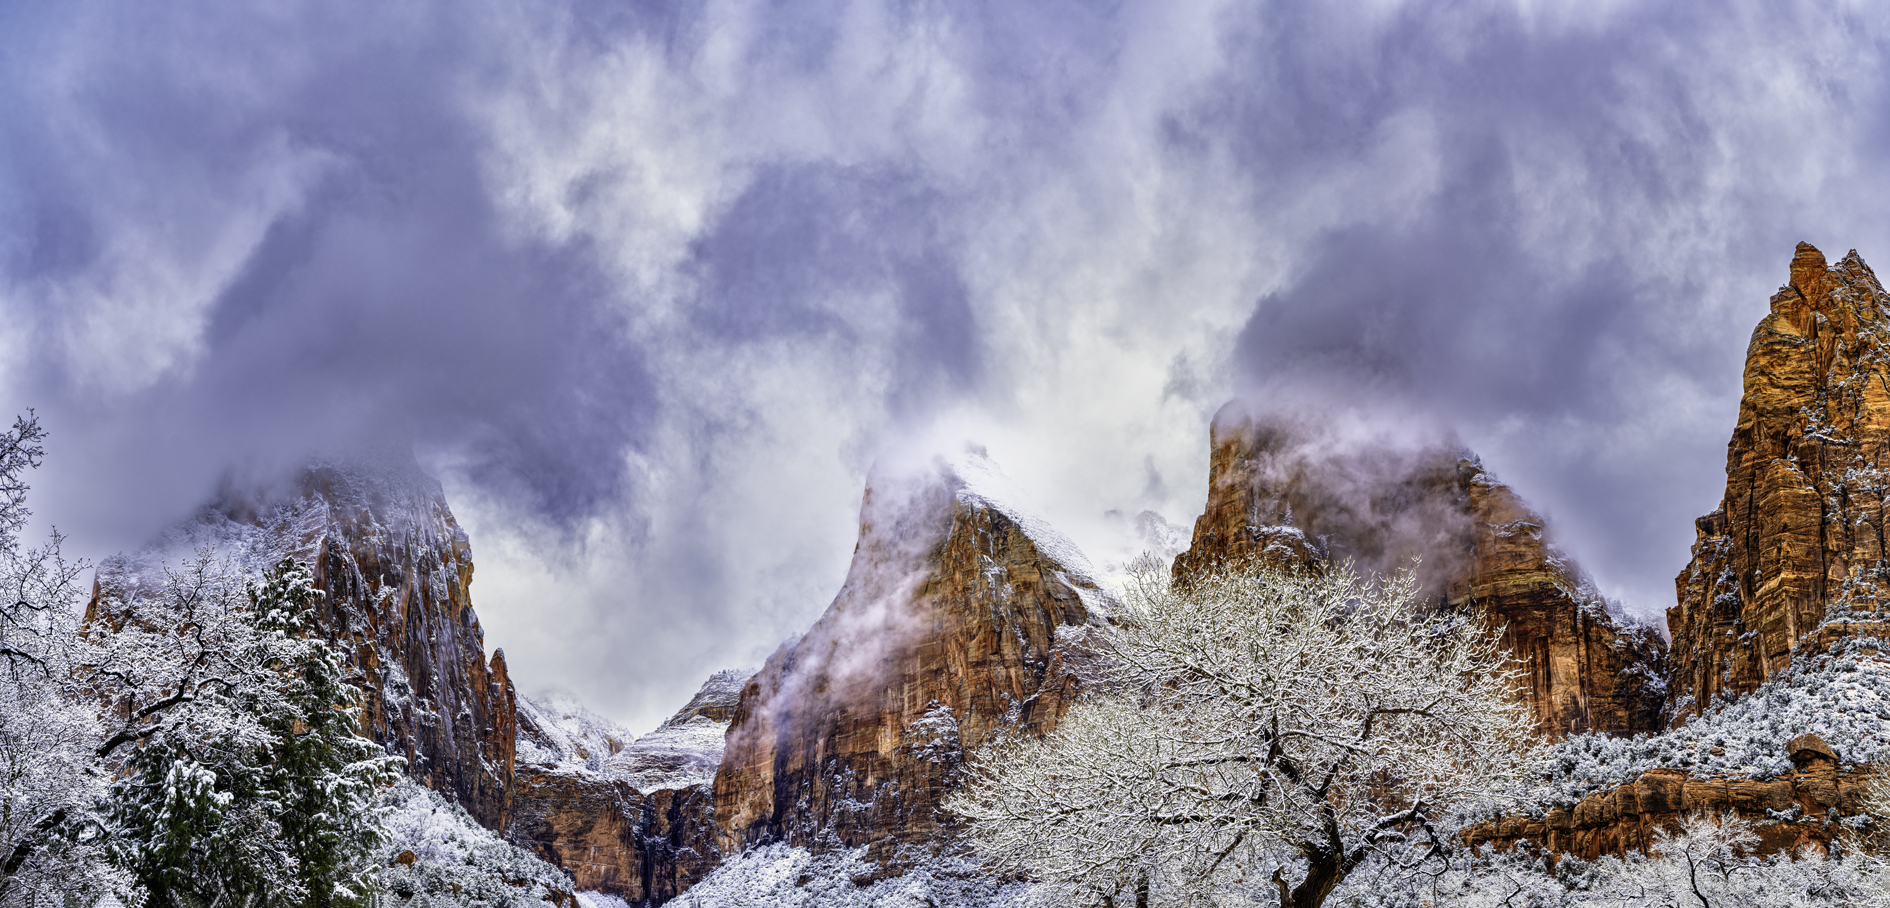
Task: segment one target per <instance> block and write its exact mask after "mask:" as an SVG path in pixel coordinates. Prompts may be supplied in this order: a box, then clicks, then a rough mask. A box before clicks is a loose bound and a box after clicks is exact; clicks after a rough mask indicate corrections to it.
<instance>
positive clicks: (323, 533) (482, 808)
mask: <svg viewBox="0 0 1890 908" xmlns="http://www.w3.org/2000/svg"><path fill="white" fill-rule="evenodd" d="M206 545H207V546H210V547H213V548H214V549H215V550H216V552H217V553H218V554H219V555H220V556H222V557H226V558H230V559H234V560H235V561H236V562H237V563H238V564H239V565H241V566H243V567H244V568H245V569H248V570H257V569H261V568H264V567H267V566H268V565H270V564H272V563H273V562H275V561H276V560H278V559H280V558H282V557H283V556H285V555H288V556H293V557H295V558H297V559H300V560H302V561H304V562H307V563H309V564H310V565H312V566H313V567H314V570H315V577H316V581H317V584H318V585H319V586H320V587H321V589H322V590H323V591H324V592H325V593H326V594H327V596H326V598H325V599H324V601H323V606H322V612H321V615H320V620H321V624H322V627H323V630H324V631H325V632H326V633H327V634H328V636H329V637H330V639H332V640H334V641H336V642H338V643H340V644H341V645H342V646H343V647H344V648H345V649H346V650H347V651H348V653H349V658H350V662H351V664H352V665H353V667H354V668H355V669H356V670H358V671H359V672H360V673H361V682H360V683H361V687H362V692H363V694H364V697H363V699H364V704H363V705H364V707H365V708H364V709H363V711H362V724H363V726H364V727H363V729H362V732H363V733H364V734H365V735H367V736H368V737H371V738H373V739H374V740H375V741H376V742H377V743H380V744H382V745H383V746H385V747H386V748H387V749H388V750H389V751H390V752H391V753H395V754H398V755H400V756H403V757H405V758H406V759H407V771H408V773H409V774H410V775H412V776H413V777H414V778H416V779H418V780H419V781H421V782H423V783H425V784H426V785H427V786H429V787H431V788H433V789H435V790H437V791H439V792H441V793H443V794H446V795H447V796H449V797H451V798H453V799H454V800H456V801H458V802H459V803H460V804H461V805H463V806H464V807H465V808H466V811H467V812H468V813H470V814H471V815H472V816H473V818H474V819H476V820H478V821H479V822H480V823H481V824H484V825H485V826H487V827H490V828H494V829H502V828H504V825H505V821H506V817H507V813H508V810H509V800H510V787H511V783H512V766H513V747H514V742H513V739H514V736H515V734H516V726H517V701H516V695H515V693H514V691H513V688H512V681H511V679H510V678H509V677H508V676H507V673H506V668H505V655H504V654H503V653H494V654H493V656H492V659H491V661H490V662H488V661H487V660H486V657H485V640H484V634H483V633H482V631H481V630H480V627H479V618H478V616H477V615H475V614H474V613H473V608H472V597H471V592H470V587H471V584H472V573H473V563H472V549H471V546H470V545H469V543H468V541H467V538H466V533H465V531H464V530H461V529H460V527H459V523H458V522H457V521H456V520H454V519H453V513H452V511H451V510H449V509H448V508H447V506H446V498H445V496H444V495H443V494H442V493H441V491H440V484H439V483H438V482H437V481H435V480H434V479H433V478H432V477H430V476H427V475H426V474H425V473H424V472H422V471H421V470H420V468H419V466H418V465H417V464H415V463H414V462H413V460H412V458H411V457H408V456H383V457H380V458H375V459H369V460H359V461H348V462H345V463H343V462H323V463H317V464H315V465H312V466H310V467H308V468H307V469H305V470H303V471H301V472H300V473H299V474H298V475H297V476H295V477H294V479H293V480H292V481H290V482H289V483H288V484H286V485H284V486H280V487H276V488H270V489H260V490H256V489H252V490H247V491H235V490H230V489H226V490H225V492H224V493H223V495H222V496H221V497H220V500H219V501H218V503H217V504H215V505H213V506H211V507H208V508H205V509H203V510H202V511H201V512H199V514H198V515H197V516H196V517H195V518H194V519H193V520H191V521H189V522H187V523H185V524H183V525H181V526H179V527H177V528H176V529H174V530H172V531H171V532H169V533H167V534H166V535H165V537H164V538H163V539H162V540H160V541H159V542H158V543H156V544H154V545H153V546H152V547H151V548H150V549H149V550H147V552H146V553H145V554H144V555H141V556H139V558H136V559H131V560H129V561H123V560H121V561H118V562H116V563H115V564H112V565H101V567H100V574H101V577H102V578H103V577H104V575H106V574H107V573H108V572H109V571H110V570H119V569H134V570H136V569H141V568H135V567H131V566H130V565H131V564H132V562H136V561H150V560H151V559H153V558H155V559H159V560H161V559H164V558H171V557H177V556H181V555H183V554H186V553H188V552H190V551H191V550H192V549H194V548H198V547H201V546H206Z"/></svg>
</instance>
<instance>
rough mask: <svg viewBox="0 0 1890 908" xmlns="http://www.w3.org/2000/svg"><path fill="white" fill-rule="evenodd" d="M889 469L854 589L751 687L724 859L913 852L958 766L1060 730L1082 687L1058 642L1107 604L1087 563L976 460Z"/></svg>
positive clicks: (722, 805)
mask: <svg viewBox="0 0 1890 908" xmlns="http://www.w3.org/2000/svg"><path fill="white" fill-rule="evenodd" d="M921 472H922V473H925V475H921V476H918V477H910V476H909V477H904V478H894V477H892V476H891V475H890V474H889V473H887V472H881V473H877V474H876V475H875V477H874V480H873V481H872V482H871V483H870V484H869V488H868V490H867V494H866V502H865V504H864V506H863V507H862V509H861V521H860V523H861V526H860V541H859V545H858V547H857V548H856V549H855V552H854V558H853V565H852V567H851V568H850V570H849V572H848V576H847V581H846V585H845V587H844V588H843V589H842V590H841V592H840V594H839V596H838V597H837V598H836V599H835V600H834V603H833V605H832V606H831V607H829V608H828V610H827V612H826V614H825V615H824V616H823V617H822V618H821V619H820V621H819V622H817V623H816V624H815V625H814V627H813V628H812V629H811V630H809V631H808V632H807V633H806V634H805V635H804V636H802V637H801V638H800V639H799V640H797V641H794V642H793V643H790V644H788V645H786V646H784V647H782V648H781V649H780V650H779V651H778V652H776V653H775V655H774V656H773V657H772V658H770V659H769V660H768V663H767V665H766V666H765V667H764V668H763V669H762V670H761V672H760V673H759V674H757V675H756V676H755V677H754V678H753V679H752V680H750V681H749V682H748V684H747V686H746V687H745V688H744V689H743V690H742V694H741V702H740V705H739V707H738V708H737V709H736V711H735V715H734V719H733V724H732V725H731V726H730V728H729V731H728V737H727V745H728V746H727V751H726V754H725V755H724V758H723V761H722V764H721V767H720V770H719V771H718V773H717V775H716V778H715V815H716V824H717V827H718V838H719V844H720V848H721V850H722V851H723V852H724V853H734V852H735V851H737V850H739V849H741V848H743V847H745V846H748V845H752V844H757V843H763V842H775V841H784V842H788V843H791V844H795V845H805V846H814V847H823V848H824V847H832V846H833V845H835V844H838V845H841V846H847V847H854V846H860V845H869V846H872V849H871V851H870V855H871V856H872V857H873V858H874V859H876V860H879V861H880V862H882V863H892V862H894V861H896V857H897V854H896V853H897V851H898V849H899V847H900V846H902V845H912V846H925V845H927V844H928V843H932V842H934V841H935V840H936V839H937V838H938V837H939V836H940V835H941V834H942V833H945V832H946V831H947V830H948V826H949V823H948V820H947V819H946V818H944V817H941V816H940V814H939V811H938V807H939V804H940V802H941V801H942V800H943V798H944V797H945V795H946V794H947V793H948V792H949V791H950V790H951V788H952V786H953V785H954V784H955V782H956V778H957V775H956V773H957V769H958V766H959V763H960V760H961V759H962V757H963V754H964V753H965V752H967V751H969V750H972V749H975V748H977V747H979V746H981V745H983V744H985V743H986V742H988V741H990V740H992V739H993V738H994V737H997V736H1000V735H1008V734H1019V733H1024V734H1028V733H1041V732H1042V731H1043V730H1045V729H1047V728H1049V727H1051V726H1052V725H1053V724H1054V723H1055V722H1056V720H1057V719H1058V718H1060V717H1061V715H1062V713H1063V710H1064V709H1065V708H1066V707H1067V705H1068V702H1069V698H1070V697H1071V696H1073V695H1074V692H1075V685H1074V684H1073V683H1072V682H1071V681H1070V679H1069V678H1068V676H1067V674H1066V673H1065V672H1064V671H1063V670H1062V668H1061V662H1060V655H1061V649H1060V646H1059V642H1058V641H1059V634H1058V630H1059V628H1065V627H1081V626H1083V625H1085V624H1086V623H1087V622H1089V621H1090V620H1091V618H1092V607H1094V608H1096V609H1098V610H1100V609H1103V608H1106V603H1107V600H1106V599H1105V598H1104V597H1103V595H1102V594H1101V593H1099V592H1098V587H1097V585H1096V583H1095V581H1093V580H1092V579H1090V578H1089V576H1088V572H1087V567H1086V565H1085V564H1084V563H1083V559H1082V556H1081V554H1080V553H1077V552H1076V551H1075V549H1074V547H1072V546H1069V545H1068V543H1067V542H1065V541H1064V540H1062V538H1061V537H1059V536H1057V535H1056V534H1055V533H1054V532H1052V531H1048V530H1047V529H1046V528H1045V527H1043V526H1042V525H1041V523H1040V522H1038V521H1036V520H1034V519H1033V518H1032V517H1030V516H1029V515H1028V513H1026V512H1023V511H1021V510H1019V509H1017V508H1015V507H1014V506H1012V505H1010V504H1007V503H1006V502H1005V501H1004V500H1003V499H1002V498H999V497H994V496H993V495H991V494H989V481H990V478H991V477H990V474H989V472H988V463H987V462H985V461H983V459H982V458H981V457H975V456H974V457H972V458H969V459H968V460H967V461H966V462H965V463H964V464H961V465H959V466H957V467H953V468H944V469H939V470H934V471H921Z"/></svg>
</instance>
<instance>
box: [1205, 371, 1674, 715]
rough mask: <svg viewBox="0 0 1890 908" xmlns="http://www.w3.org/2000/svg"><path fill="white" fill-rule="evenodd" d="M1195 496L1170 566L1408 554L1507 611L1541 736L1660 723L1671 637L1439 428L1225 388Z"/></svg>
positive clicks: (1438, 586) (1385, 562)
mask: <svg viewBox="0 0 1890 908" xmlns="http://www.w3.org/2000/svg"><path fill="white" fill-rule="evenodd" d="M1211 438H1212V444H1213V453H1212V457H1211V460H1210V466H1209V473H1208V501H1207V508H1206V512H1205V513H1204V514H1202V516H1201V517H1200V519H1198V520H1197V521H1195V528H1194V539H1193V543H1192V545H1191V546H1190V548H1189V549H1188V551H1187V552H1184V553H1183V554H1182V555H1181V556H1180V557H1178V558H1176V559H1175V565H1174V573H1175V577H1176V579H1177V580H1178V581H1185V580H1186V579H1187V578H1188V577H1191V576H1197V575H1198V574H1199V573H1200V572H1203V571H1208V570H1213V569H1214V568H1215V567H1216V566H1219V565H1228V564H1240V563H1246V562H1253V561H1257V562H1258V563H1260V564H1262V565H1266V566H1273V567H1281V566H1287V567H1308V566H1312V565H1316V564H1322V563H1328V562H1331V561H1339V560H1351V561H1352V562H1353V563H1354V564H1355V565H1356V566H1357V567H1359V568H1360V569H1362V570H1366V571H1372V572H1382V571H1387V570H1393V569H1396V568H1399V567H1401V566H1403V565H1404V564H1406V563H1408V561H1407V559H1409V558H1410V557H1412V556H1418V557H1419V558H1420V559H1421V561H1420V564H1419V567H1418V571H1419V579H1420V581H1421V582H1422V583H1423V586H1424V588H1425V589H1426V591H1427V592H1428V594H1429V595H1431V596H1433V597H1435V598H1436V599H1437V600H1438V601H1439V602H1440V604H1442V605H1446V606H1461V605H1475V606H1478V607H1480V608H1482V609H1483V610H1484V612H1485V614H1486V615H1487V616H1488V617H1489V619H1490V620H1491V621H1492V622H1494V623H1497V624H1499V625H1500V626H1502V628H1503V643H1504V645H1505V646H1506V647H1507V648H1508V649H1509V650H1510V652H1511V653H1512V654H1514V656H1515V658H1516V660H1517V662H1518V663H1519V667H1520V668H1521V669H1522V670H1523V675H1524V678H1523V683H1522V685H1521V690H1519V692H1518V693H1519V695H1520V696H1523V697H1524V698H1526V699H1527V700H1528V702H1529V705H1530V708H1531V710H1532V711H1533V712H1534V714H1535V717H1536V722H1537V726H1538V728H1540V729H1541V730H1542V731H1543V732H1544V733H1545V734H1548V735H1551V736H1556V737H1560V736H1565V735H1569V734H1575V733H1579V732H1586V731H1602V732H1612V733H1632V732H1637V731H1650V730H1653V729H1655V728H1657V727H1658V726H1659V724H1660V711H1661V707H1662V704H1663V702H1664V695H1665V691H1664V680H1665V672H1666V647H1665V645H1664V643H1663V642H1662V641H1661V639H1660V637H1659V636H1658V635H1657V634H1655V633H1654V632H1653V631H1652V629H1651V628H1645V627H1636V626H1632V625H1629V624H1627V623H1625V622H1622V621H1620V620H1618V619H1617V618H1615V617H1614V616H1612V615H1610V614H1609V612H1608V610H1607V608H1606V604H1605V603H1604V602H1603V601H1602V599H1601V597H1600V596H1599V595H1598V594H1597V593H1595V591H1594V590H1593V588H1592V587H1591V586H1590V585H1589V584H1587V583H1586V582H1585V581H1584V580H1583V578H1582V576H1581V573H1580V571H1579V569H1577V568H1576V567H1575V566H1574V564H1573V563H1572V562H1571V561H1570V560H1569V559H1567V558H1566V557H1565V556H1563V555H1561V554H1560V553H1559V552H1558V551H1557V550H1555V549H1554V547H1553V546H1551V545H1549V544H1548V543H1547V542H1546V541H1545V540H1544V535H1543V534H1544V522H1543V520H1542V517H1541V516H1540V515H1538V514H1536V513H1535V512H1534V511H1532V510H1530V508H1529V507H1528V506H1527V505H1526V504H1524V503H1523V501H1522V500H1521V499H1520V498H1519V497H1517V495H1516V494H1515V493H1514V492H1513V491H1511V490H1510V489H1509V487H1508V486H1505V485H1503V484H1502V483H1500V482H1497V481H1496V480H1495V478H1494V477H1492V476H1490V475H1489V474H1488V473H1486V472H1484V470H1483V468H1482V465H1481V464H1480V463H1478V462H1477V461H1476V460H1475V458H1473V457H1471V456H1469V455H1468V454H1467V453H1464V452H1461V451H1454V450H1450V449H1448V448H1444V447H1440V446H1437V445H1434V444H1402V443H1394V442H1390V441H1381V442H1367V443H1361V442H1357V441H1355V440H1354V441H1347V442H1344V443H1337V442H1334V441H1332V440H1330V439H1322V438H1310V437H1308V436H1307V434H1306V430H1304V429H1302V428H1296V427H1295V426H1294V425H1293V424H1291V423H1289V422H1287V421H1284V420H1279V419H1270V418H1268V417H1265V416H1257V415H1255V414H1254V413H1253V412H1252V411H1251V410H1250V409H1249V408H1248V407H1247V406H1246V405H1245V404H1241V403H1238V402H1236V403H1233V404H1229V405H1228V406H1227V407H1225V408H1223V409H1222V410H1221V412H1220V413H1219V414H1217V415H1216V417H1215V419H1214V424H1213V427H1212V430H1211Z"/></svg>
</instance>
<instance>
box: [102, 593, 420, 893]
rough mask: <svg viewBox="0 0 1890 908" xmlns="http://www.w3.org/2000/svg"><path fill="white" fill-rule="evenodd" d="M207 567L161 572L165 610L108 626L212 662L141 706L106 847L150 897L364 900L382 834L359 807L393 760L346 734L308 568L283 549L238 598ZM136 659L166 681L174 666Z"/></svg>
mask: <svg viewBox="0 0 1890 908" xmlns="http://www.w3.org/2000/svg"><path fill="white" fill-rule="evenodd" d="M208 562H209V559H208V557H207V556H205V557H203V558H200V559H199V561H198V562H197V563H196V564H195V565H194V567H193V568H191V569H189V570H186V571H183V572H173V573H171V574H170V578H169V582H167V583H166V585H165V590H164V593H163V598H164V600H165V601H166V604H167V606H168V608H158V607H155V606H147V607H144V608H140V609H133V610H132V611H131V612H130V613H129V614H130V615H131V616H132V618H133V619H134V620H129V621H127V622H126V623H125V624H124V626H123V627H121V628H120V629H119V632H118V634H115V635H114V636H124V637H126V638H127V640H128V641H129V643H128V644H127V645H128V646H134V647H135V646H140V645H141V646H144V647H146V648H150V647H154V646H161V643H154V642H153V641H154V640H155V641H165V640H169V639H172V638H186V639H191V638H194V639H195V640H196V641H197V642H196V643H191V644H186V646H187V647H188V648H190V649H193V650H195V651H196V652H197V654H198V656H199V661H200V662H201V663H202V664H203V665H215V666H216V669H215V670H214V671H212V672H207V673H204V674H202V675H196V674H194V673H191V672H189V671H185V674H186V676H187V677H188V679H189V680H190V681H191V684H190V694H189V696H188V698H187V699H184V700H180V701H179V702H177V703H173V704H171V706H170V707H169V708H168V709H167V710H165V711H163V712H162V713H158V714H153V716H152V718H153V721H152V724H151V725H150V726H149V727H148V728H147V733H146V734H144V735H142V736H140V737H139V739H138V741H137V743H136V745H135V747H134V748H133V749H132V750H131V752H130V754H129V756H128V758H127V759H125V761H124V763H123V769H122V772H121V778H120V779H119V780H118V781H117V782H115V783H114V784H113V786H112V788H111V791H110V795H109V798H108V806H107V816H106V825H107V828H108V830H109V833H110V840H111V848H112V853H113V855H114V857H115V858H116V860H118V862H119V863H121V864H122V865H123V866H125V867H126V868H127V869H129V870H131V871H132V872H133V873H134V874H135V875H136V877H137V878H138V880H139V882H140V883H142V884H143V886H144V887H145V888H146V890H147V891H148V893H149V895H150V898H151V899H152V902H151V904H152V905H154V906H157V908H166V906H179V908H183V906H194V905H198V904H202V905H211V906H216V905H243V906H248V908H272V906H285V908H286V906H296V908H329V906H342V905H365V904H367V902H368V897H369V896H370V894H371V890H372V886H373V883H374V879H373V875H374V872H375V871H376V869H377V867H376V864H377V862H376V861H375V860H374V857H375V854H376V846H377V845H379V844H380V841H381V836H382V831H381V827H380V825H379V822H378V820H377V818H376V816H375V812H374V810H373V809H372V808H373V806H374V802H375V799H376V797H377V793H378V791H379V789H381V788H384V787H386V786H388V785H391V784H393V782H394V781H395V779H396V778H397V775H398V769H399V765H400V761H399V760H398V759H396V758H392V757H389V756H387V755H386V754H385V753H383V752H382V751H381V749H380V748H379V747H377V746H376V745H374V743H373V742H371V741H368V740H366V739H364V738H362V737H360V736H359V735H358V734H357V729H358V727H359V723H360V710H359V707H358V706H357V702H356V701H357V697H358V694H357V692H356V691H355V690H354V689H353V688H352V687H350V686H349V685H348V684H347V683H346V681H345V675H344V672H343V663H342V659H341V654H340V653H339V652H338V651H337V650H336V649H335V648H334V647H332V646H330V645H329V644H328V643H327V642H326V641H325V640H323V639H322V638H321V636H320V635H319V634H318V633H316V631H315V628H314V626H313V616H314V609H315V606H316V603H317V602H318V601H319V599H320V597H321V592H320V591H319V590H317V589H315V588H314V585H313V581H312V578H311V577H310V576H309V573H308V569H307V568H306V567H305V566H303V565H301V564H298V563H296V562H294V561H290V560H284V561H283V562H281V563H280V564H278V565H276V567H275V568H274V569H273V570H272V571H271V572H270V573H269V574H268V575H267V576H266V577H265V578H264V579H263V580H262V582H260V583H256V582H251V583H249V584H247V587H246V589H244V591H243V592H242V593H241V594H237V593H236V590H237V589H238V588H237V587H235V586H234V584H233V582H232V581H231V579H230V578H229V577H228V576H226V575H219V574H217V573H216V572H215V571H213V570H212V569H211V568H210V567H209V566H208ZM186 612H187V614H188V616H189V618H188V620H180V613H186ZM165 619H168V620H169V621H170V622H173V623H163V621H164V620H165ZM143 664H144V666H145V667H146V668H147V669H150V670H151V671H152V674H153V675H155V676H158V677H159V678H160V679H161V680H162V681H163V682H165V683H163V684H160V686H159V689H160V690H164V689H172V687H173V686H174V681H173V679H171V678H169V677H168V675H169V673H172V672H177V671H179V670H180V669H179V666H177V665H175V664H172V663H171V662H170V661H169V660H162V659H159V660H151V661H147V662H145V663H143ZM167 699H168V698H167Z"/></svg>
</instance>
